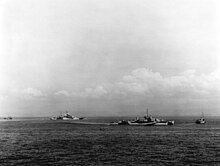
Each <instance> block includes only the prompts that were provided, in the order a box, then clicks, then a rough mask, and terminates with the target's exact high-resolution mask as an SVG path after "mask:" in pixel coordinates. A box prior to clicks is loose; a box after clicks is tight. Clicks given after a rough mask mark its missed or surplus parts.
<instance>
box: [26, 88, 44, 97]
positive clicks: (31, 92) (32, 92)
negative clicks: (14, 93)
mask: <svg viewBox="0 0 220 166" xmlns="http://www.w3.org/2000/svg"><path fill="white" fill-rule="evenodd" d="M22 93H23V94H24V95H28V96H31V97H42V96H45V95H44V94H43V93H42V92H41V91H40V90H38V89H34V88H27V89H24V90H22Z"/></svg>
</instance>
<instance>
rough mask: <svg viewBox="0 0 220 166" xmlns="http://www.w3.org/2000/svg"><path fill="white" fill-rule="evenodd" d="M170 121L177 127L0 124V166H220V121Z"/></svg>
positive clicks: (39, 121)
mask: <svg viewBox="0 0 220 166" xmlns="http://www.w3.org/2000/svg"><path fill="white" fill-rule="evenodd" d="M120 119H122V118H88V119H87V120H85V122H94V123H103V122H111V121H117V120H120ZM166 119H168V118H166ZM172 119H174V120H175V122H176V124H175V125H174V126H109V125H103V124H90V125H86V124H75V123H73V122H69V121H68V122H66V121H65V122H64V121H50V120H47V119H46V118H35V119H14V120H12V121H4V120H0V165H16V166H17V165H220V118H206V119H207V123H206V124H205V125H197V124H195V123H194V121H195V118H192V117H191V118H190V117H181V118H177V117H173V118H169V120H172Z"/></svg>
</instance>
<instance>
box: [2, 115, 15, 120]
mask: <svg viewBox="0 0 220 166" xmlns="http://www.w3.org/2000/svg"><path fill="white" fill-rule="evenodd" d="M12 119H13V118H12V117H11V116H7V117H4V120H12Z"/></svg>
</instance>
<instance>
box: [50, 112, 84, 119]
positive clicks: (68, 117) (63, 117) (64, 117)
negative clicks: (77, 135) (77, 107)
mask: <svg viewBox="0 0 220 166" xmlns="http://www.w3.org/2000/svg"><path fill="white" fill-rule="evenodd" d="M83 119H85V117H76V116H72V115H71V114H70V113H68V112H66V113H65V114H64V115H62V114H61V115H60V116H57V117H52V118H50V120H83Z"/></svg>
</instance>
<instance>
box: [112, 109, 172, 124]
mask: <svg viewBox="0 0 220 166" xmlns="http://www.w3.org/2000/svg"><path fill="white" fill-rule="evenodd" d="M112 124H114V125H115V124H118V125H131V126H167V125H174V120H172V121H166V120H163V119H159V118H153V117H152V116H151V115H150V116H148V109H147V115H146V116H144V118H143V119H140V118H139V117H137V118H136V119H135V120H127V121H126V120H122V121H119V122H118V123H117V122H113V123H112Z"/></svg>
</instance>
